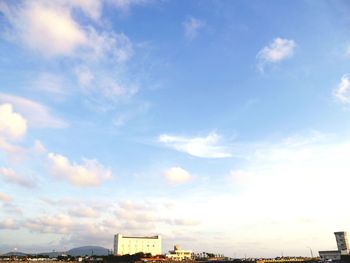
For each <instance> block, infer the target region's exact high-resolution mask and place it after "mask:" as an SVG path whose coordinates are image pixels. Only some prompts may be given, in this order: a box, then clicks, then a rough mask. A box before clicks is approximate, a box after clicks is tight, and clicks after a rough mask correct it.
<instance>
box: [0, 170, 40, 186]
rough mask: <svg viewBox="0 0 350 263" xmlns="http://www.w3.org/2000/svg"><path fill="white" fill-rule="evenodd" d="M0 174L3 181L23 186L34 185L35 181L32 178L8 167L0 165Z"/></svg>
mask: <svg viewBox="0 0 350 263" xmlns="http://www.w3.org/2000/svg"><path fill="white" fill-rule="evenodd" d="M0 174H1V175H2V177H3V178H4V179H5V181H7V182H10V183H14V184H18V185H20V186H23V187H28V188H32V187H34V186H35V183H34V181H33V179H32V180H30V179H28V178H25V177H23V176H20V175H18V174H17V173H16V172H15V171H14V170H12V169H10V168H5V167H0Z"/></svg>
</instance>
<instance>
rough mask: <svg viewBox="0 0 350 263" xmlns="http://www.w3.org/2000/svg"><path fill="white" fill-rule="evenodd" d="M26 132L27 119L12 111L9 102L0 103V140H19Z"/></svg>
mask: <svg viewBox="0 0 350 263" xmlns="http://www.w3.org/2000/svg"><path fill="white" fill-rule="evenodd" d="M26 132H27V121H26V120H25V119H24V118H23V117H22V116H21V115H20V114H18V113H15V112H14V111H13V108H12V105H11V104H2V105H0V140H11V141H12V140H14V141H16V140H19V139H21V138H23V136H24V135H25V134H26Z"/></svg>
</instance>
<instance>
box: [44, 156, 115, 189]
mask: <svg viewBox="0 0 350 263" xmlns="http://www.w3.org/2000/svg"><path fill="white" fill-rule="evenodd" d="M48 159H49V161H50V172H51V173H52V175H54V176H56V177H57V178H61V179H65V180H68V181H69V182H70V183H71V184H73V185H77V186H98V185H100V184H101V183H102V182H103V181H105V180H107V179H110V178H111V177H112V172H111V171H110V170H109V169H107V168H105V167H103V166H102V165H101V164H100V163H99V162H98V161H97V160H88V159H84V160H83V163H82V164H75V163H71V162H70V161H69V159H68V158H67V157H65V156H62V155H59V154H55V153H49V154H48Z"/></svg>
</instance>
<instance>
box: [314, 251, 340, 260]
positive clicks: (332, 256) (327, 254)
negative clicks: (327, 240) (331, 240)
mask: <svg viewBox="0 0 350 263" xmlns="http://www.w3.org/2000/svg"><path fill="white" fill-rule="evenodd" d="M318 253H319V254H320V258H321V260H322V261H340V259H341V255H340V252H339V251H338V250H328V251H319V252H318Z"/></svg>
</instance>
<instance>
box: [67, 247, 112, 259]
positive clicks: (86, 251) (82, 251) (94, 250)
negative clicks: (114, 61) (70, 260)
mask: <svg viewBox="0 0 350 263" xmlns="http://www.w3.org/2000/svg"><path fill="white" fill-rule="evenodd" d="M108 252H109V250H108V249H107V248H104V247H98V246H85V247H76V248H72V249H70V250H68V251H67V255H71V256H74V257H76V256H85V255H88V256H91V255H96V256H107V255H108Z"/></svg>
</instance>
